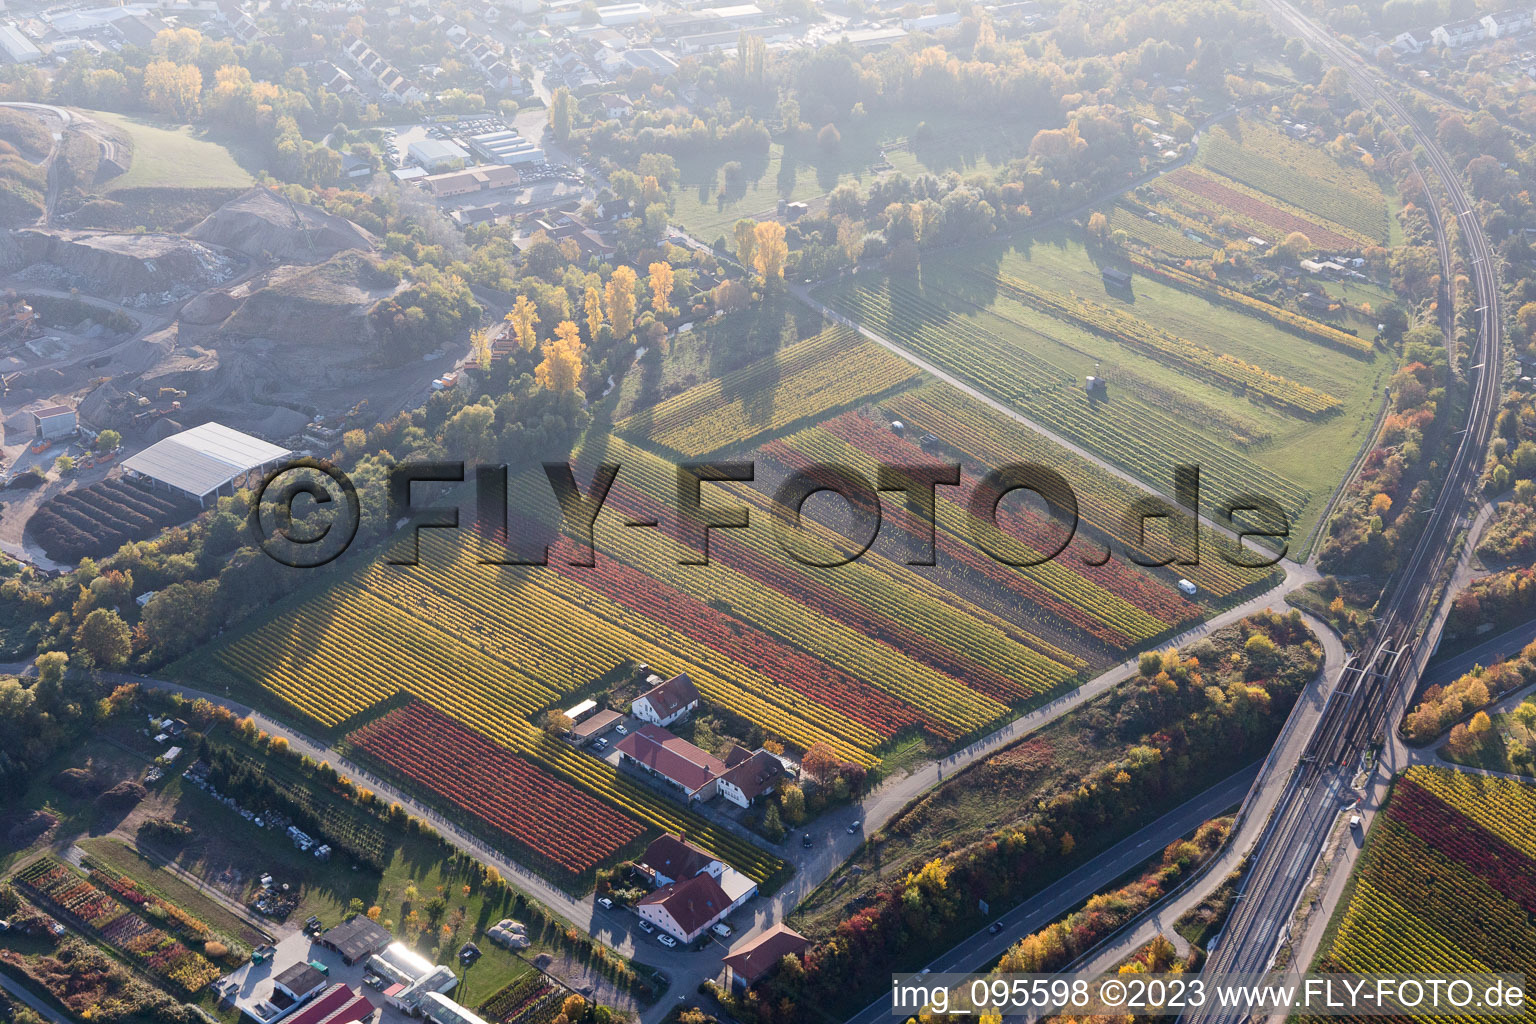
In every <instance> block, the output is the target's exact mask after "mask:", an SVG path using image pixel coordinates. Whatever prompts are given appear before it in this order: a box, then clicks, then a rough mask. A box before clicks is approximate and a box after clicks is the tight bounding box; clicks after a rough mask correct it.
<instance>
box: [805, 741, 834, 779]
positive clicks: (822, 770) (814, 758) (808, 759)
mask: <svg viewBox="0 0 1536 1024" xmlns="http://www.w3.org/2000/svg"><path fill="white" fill-rule="evenodd" d="M841 764H842V762H841V761H839V760H838V758H837V754H836V753H834V752H833V750H832V748H831V747H830V746H829V745H827V744H825V743H812V744H811V745H810V746H809V747H808V748H807V749H806V751H805V755H804V756H803V757H801V758H800V767H801V768H803V769H804V770H805V773H806V774H807V775H809V776H810V777H811V778H813V779H815V780H816V781H818V782H825V781H827V780H828V779H830V778H831V777H832V776H834V775H836V774H837V769H838V768H839V767H840V766H841Z"/></svg>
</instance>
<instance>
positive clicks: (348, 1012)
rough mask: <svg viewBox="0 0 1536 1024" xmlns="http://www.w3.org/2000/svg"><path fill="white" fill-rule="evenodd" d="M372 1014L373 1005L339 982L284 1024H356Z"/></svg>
mask: <svg viewBox="0 0 1536 1024" xmlns="http://www.w3.org/2000/svg"><path fill="white" fill-rule="evenodd" d="M372 1012H373V1004H372V1003H370V1002H369V1001H368V1000H366V999H364V998H363V997H362V996H361V995H360V994H358V993H357V992H355V991H353V990H352V989H350V988H348V987H347V986H345V985H343V984H340V983H339V982H338V983H337V984H335V985H332V986H331V987H330V988H328V989H326V990H325V991H324V992H322V993H320V995H319V996H317V997H316V998H315V1000H314V1002H312V1003H310V1004H309V1005H308V1006H306V1007H304V1008H303V1009H302V1010H299V1011H298V1012H297V1013H295V1014H293V1015H291V1016H289V1017H288V1018H287V1019H286V1020H285V1021H284V1024H356V1022H357V1021H360V1020H364V1019H366V1018H367V1017H368V1015H369V1014H371V1013H372Z"/></svg>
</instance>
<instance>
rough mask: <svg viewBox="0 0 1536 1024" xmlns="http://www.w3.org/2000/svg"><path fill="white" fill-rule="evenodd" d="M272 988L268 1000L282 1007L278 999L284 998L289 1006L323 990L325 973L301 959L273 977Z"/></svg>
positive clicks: (304, 1000)
mask: <svg viewBox="0 0 1536 1024" xmlns="http://www.w3.org/2000/svg"><path fill="white" fill-rule="evenodd" d="M272 988H273V990H274V991H273V995H272V999H271V1000H270V1001H271V1002H272V1004H273V1005H274V1006H277V1007H278V1008H279V1009H282V1004H281V1003H280V1002H279V1000H286V1001H287V1003H288V1005H290V1006H291V1005H293V1004H295V1003H303V1002H307V1001H308V1000H310V999H313V998H314V997H315V996H317V995H319V994H320V993H321V992H323V991H325V988H326V980H325V975H323V974H321V973H320V972H319V971H317V970H315V969H314V968H313V967H311V966H310V965H309V964H307V963H304V962H302V961H301V962H299V963H296V964H294V965H293V966H291V967H288V968H286V969H284V971H283V972H282V973H281V974H279V975H278V976H277V977H276V978H273V979H272Z"/></svg>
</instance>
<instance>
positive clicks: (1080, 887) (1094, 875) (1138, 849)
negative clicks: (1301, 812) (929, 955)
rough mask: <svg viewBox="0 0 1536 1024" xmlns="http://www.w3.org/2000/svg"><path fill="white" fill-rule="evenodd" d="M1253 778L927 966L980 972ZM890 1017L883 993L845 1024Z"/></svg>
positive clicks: (1234, 800)
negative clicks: (999, 929) (1014, 945)
mask: <svg viewBox="0 0 1536 1024" xmlns="http://www.w3.org/2000/svg"><path fill="white" fill-rule="evenodd" d="M1258 774H1259V765H1258V764H1257V763H1255V764H1252V765H1249V766H1248V767H1247V768H1244V769H1243V770H1242V771H1240V772H1238V773H1236V774H1235V775H1231V776H1228V777H1227V778H1225V779H1223V780H1222V781H1221V782H1218V783H1217V784H1216V785H1214V786H1212V787H1211V788H1210V789H1207V790H1206V791H1205V792H1203V793H1201V794H1200V795H1199V796H1196V797H1194V798H1192V799H1190V800H1188V801H1186V802H1184V803H1182V804H1180V805H1179V806H1178V807H1176V808H1174V809H1173V810H1171V811H1169V812H1168V813H1167V814H1165V815H1163V816H1162V817H1161V818H1158V819H1157V820H1156V821H1154V822H1152V823H1151V824H1150V825H1147V826H1146V827H1144V828H1141V829H1138V830H1137V831H1136V832H1134V833H1132V834H1131V835H1130V836H1127V837H1126V838H1125V839H1123V840H1121V841H1120V842H1118V843H1116V844H1115V845H1114V846H1112V847H1110V848H1109V849H1108V850H1105V851H1104V852H1103V853H1101V854H1099V855H1098V856H1097V857H1095V858H1093V859H1092V860H1090V861H1088V863H1086V864H1084V865H1082V866H1081V867H1078V868H1076V869H1074V870H1073V871H1071V872H1069V873H1068V874H1066V875H1064V876H1062V877H1061V878H1060V879H1058V880H1057V881H1055V882H1052V883H1051V884H1050V885H1048V886H1046V888H1045V889H1044V890H1042V891H1041V892H1040V893H1038V894H1036V895H1035V896H1032V897H1030V898H1029V899H1027V900H1025V901H1024V902H1023V903H1021V904H1019V905H1018V906H1017V907H1015V908H1013V909H1012V910H1010V911H1009V912H1008V913H1006V914H1004V915H1002V916H1001V917H999V918H998V920H999V921H1001V922H1002V924H1003V930H1002V931H1001V932H999V933H998V934H996V935H993V934H991V933H990V932H989V930H988V928H990V926H988V928H982V929H981V930H979V931H977V932H976V934H974V935H972V936H971V937H970V938H968V939H966V940H964V941H963V942H961V943H959V944H958V945H956V946H953V947H951V948H950V949H949V950H948V951H946V952H945V953H944V954H943V955H942V956H940V957H938V958H937V959H935V960H933V961H932V962H931V963H929V964H927V965H926V966H927V967H928V968H929V969H930V970H932V971H934V972H935V973H969V972H973V971H981V970H985V969H986V968H987V967H988V966H989V965H990V964H991V963H992V962H993V961H995V960H996V959H997V958H998V957H1000V956H1002V955H1003V953H1004V952H1005V951H1006V950H1007V949H1008V947H1009V946H1011V945H1013V944H1014V943H1015V942H1018V941H1019V940H1020V939H1022V938H1023V937H1024V936H1026V935H1030V934H1033V933H1034V932H1037V931H1039V930H1040V929H1041V928H1044V927H1045V926H1046V925H1048V924H1050V923H1051V922H1052V921H1054V920H1056V919H1057V918H1058V917H1061V916H1062V915H1063V914H1065V913H1067V912H1068V911H1069V910H1071V909H1072V908H1073V907H1075V906H1077V905H1078V904H1079V903H1081V902H1083V900H1084V899H1085V898H1086V897H1087V896H1090V895H1092V894H1094V893H1097V892H1100V891H1102V890H1104V889H1107V888H1108V887H1109V886H1110V885H1112V884H1113V883H1114V882H1115V881H1116V880H1117V879H1119V878H1121V877H1123V876H1124V875H1126V874H1128V873H1129V872H1131V871H1133V870H1135V869H1136V868H1137V867H1138V866H1140V865H1141V864H1142V863H1143V862H1145V861H1146V860H1148V859H1149V858H1151V857H1154V856H1157V855H1158V854H1159V853H1161V852H1162V850H1163V849H1164V848H1165V847H1166V846H1168V844H1170V843H1172V842H1174V841H1175V840H1177V839H1179V838H1180V837H1181V836H1186V835H1188V834H1189V833H1191V832H1193V831H1194V830H1195V829H1197V828H1199V827H1200V825H1201V824H1202V823H1203V822H1206V821H1209V820H1210V819H1211V818H1214V817H1216V816H1218V815H1219V814H1221V812H1222V811H1224V810H1227V809H1228V808H1231V807H1236V806H1237V805H1238V804H1239V803H1241V802H1242V799H1243V796H1244V794H1246V793H1247V792H1248V790H1249V789H1251V788H1252V786H1253V782H1254V779H1256V778H1257V777H1258ZM890 1019H891V1000H890V997H889V996H888V995H885V996H881V997H880V998H879V999H877V1000H875V1001H874V1002H873V1003H871V1004H870V1005H869V1006H867V1007H866V1008H865V1009H864V1010H862V1011H860V1012H859V1013H857V1014H855V1015H854V1016H852V1017H850V1018H848V1024H877V1022H879V1021H885V1020H890Z"/></svg>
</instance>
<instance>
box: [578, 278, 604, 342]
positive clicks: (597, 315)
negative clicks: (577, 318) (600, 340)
mask: <svg viewBox="0 0 1536 1024" xmlns="http://www.w3.org/2000/svg"><path fill="white" fill-rule="evenodd" d="M582 309H583V312H585V313H586V318H587V337H588V338H590V339H591V340H592V341H593V342H596V341H597V332H598V331H600V330H602V329H603V294H602V292H600V291H598V290H597V287H596V286H595V285H588V286H587V294H586V298H585V300H584V301H583V305H582Z"/></svg>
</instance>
